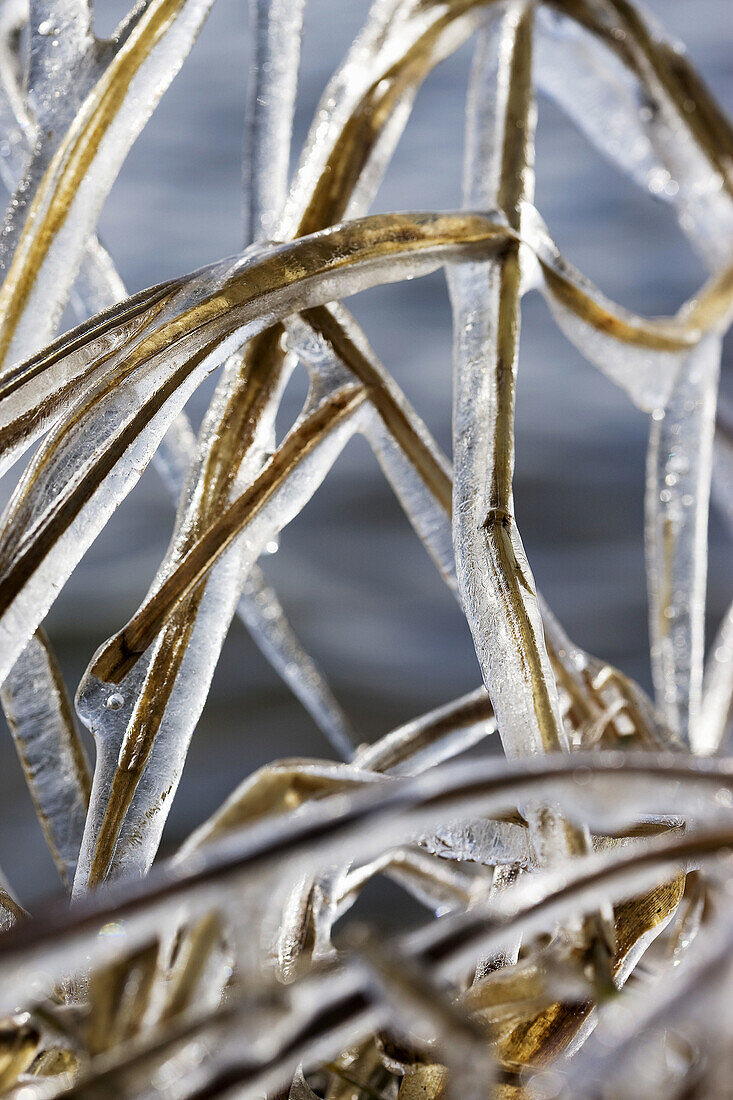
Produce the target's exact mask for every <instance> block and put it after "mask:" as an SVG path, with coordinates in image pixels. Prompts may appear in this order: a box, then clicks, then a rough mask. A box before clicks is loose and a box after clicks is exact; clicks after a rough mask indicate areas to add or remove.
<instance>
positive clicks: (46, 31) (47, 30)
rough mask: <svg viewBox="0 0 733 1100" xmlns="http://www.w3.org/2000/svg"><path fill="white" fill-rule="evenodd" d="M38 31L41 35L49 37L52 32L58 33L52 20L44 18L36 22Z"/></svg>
mask: <svg viewBox="0 0 733 1100" xmlns="http://www.w3.org/2000/svg"><path fill="white" fill-rule="evenodd" d="M38 33H39V34H40V35H43V37H44V38H50V37H51V36H52V35H54V34H58V33H59V31H58V27H55V26H54V24H53V22H52V20H50V19H44V20H43V22H42V23H39V24H38Z"/></svg>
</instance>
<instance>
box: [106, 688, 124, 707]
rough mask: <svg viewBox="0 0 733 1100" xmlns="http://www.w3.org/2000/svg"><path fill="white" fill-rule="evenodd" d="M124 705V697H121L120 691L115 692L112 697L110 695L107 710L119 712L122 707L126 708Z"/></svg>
mask: <svg viewBox="0 0 733 1100" xmlns="http://www.w3.org/2000/svg"><path fill="white" fill-rule="evenodd" d="M124 703H125V699H124V696H122V695H120V693H119V691H115V692H114V693H113V694H112V695H110V697H109V699H108V700H107V709H108V710H119V709H120V707H122V706H124Z"/></svg>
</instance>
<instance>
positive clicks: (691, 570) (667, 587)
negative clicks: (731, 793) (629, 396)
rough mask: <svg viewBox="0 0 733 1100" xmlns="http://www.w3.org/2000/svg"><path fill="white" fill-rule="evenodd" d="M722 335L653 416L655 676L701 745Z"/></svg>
mask: <svg viewBox="0 0 733 1100" xmlns="http://www.w3.org/2000/svg"><path fill="white" fill-rule="evenodd" d="M720 350H721V341H720V337H718V336H716V335H710V336H708V337H707V338H706V339H705V340H704V341H703V342H702V343H701V344H700V345H699V347H698V348H697V349H696V350H695V352H694V353H692V354H691V355H690V356H689V357H688V359H687V360H686V362H685V364H684V367H683V370H682V373H681V375H680V378H679V380H678V382H677V384H676V385H675V389H674V391H673V394H672V396H671V398H670V401H669V404H668V405H667V407H666V408H665V409H662V410H660V411H659V413H656V414H655V415H654V416H653V417H652V426H651V441H650V446H649V461H648V470H647V498H646V514H647V529H646V540H647V554H648V583H649V613H650V633H651V643H652V664H653V671H654V682H655V687H656V691H657V698H658V701H659V705H660V708H661V710H662V713H663V715H664V717H665V720H666V722H667V724H668V725H669V726H670V728H671V729H672V730H674V731H675V732H676V733H678V734H679V735H680V737H682V739H683V740H684V741H685V742H687V743H691V744H692V745H693V746H696V745H697V740H696V738H697V737H698V734H697V722H698V716H699V709H700V702H701V691H702V671H703V647H704V644H705V639H704V622H705V584H706V572H707V528H708V500H709V494H710V476H711V468H712V446H713V433H714V430H715V403H716V395H717V385H718V372H719V368H720Z"/></svg>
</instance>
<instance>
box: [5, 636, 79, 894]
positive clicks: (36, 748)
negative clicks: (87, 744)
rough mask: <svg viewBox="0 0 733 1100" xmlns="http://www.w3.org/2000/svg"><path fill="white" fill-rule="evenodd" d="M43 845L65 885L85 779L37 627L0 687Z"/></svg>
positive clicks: (75, 850) (70, 718)
mask: <svg viewBox="0 0 733 1100" xmlns="http://www.w3.org/2000/svg"><path fill="white" fill-rule="evenodd" d="M0 701H2V706H3V710H4V712H5V717H6V719H7V721H8V725H9V727H10V730H11V733H12V734H13V738H14V740H15V744H16V748H17V751H18V755H19V757H20V759H21V762H22V764H23V770H24V772H25V775H26V778H27V781H28V786H29V788H30V791H31V795H32V797H33V801H34V803H35V805H36V812H37V813H38V816H39V819H40V821H41V823H42V825H43V830H44V833H45V836H46V840H47V843H48V846H49V848H50V850H51V854H52V855H53V858H54V862H55V863H56V866H57V868H58V870H59V874H60V875H61V877H62V880H63V882H64V885H65V886H66V887H67V888H70V887H71V883H72V882H73V879H74V872H75V870H76V862H77V859H78V856H79V847H80V845H81V837H82V833H83V831H84V821H85V819H86V815H87V809H88V806H89V791H90V786H91V779H90V775H89V765H88V764H87V760H86V755H85V753H84V749H83V747H82V744H81V742H80V740H79V735H78V733H77V731H76V728H75V726H74V713H73V710H72V707H71V702H70V700H69V699H68V697H67V695H66V689H65V687H64V684H63V681H62V679H61V674H60V672H59V669H58V667H57V665H56V661H55V659H54V656H53V654H52V653H51V650H50V648H49V645H48V640H47V638H46V636H45V634H44V633H43V631H42V630H40V631H38V632H37V633H36V634H35V635H34V636H33V638H32V639H31V641H30V642H29V643H28V645H27V646H26V648H25V649H24V651H23V655H22V658H21V660H20V661H18V662H17V663H16V665H15V666H14V668H13V669H12V670H11V673H10V675H9V676H8V678H7V679H6V680H5V682H4V684H3V685H2V688H1V689H0Z"/></svg>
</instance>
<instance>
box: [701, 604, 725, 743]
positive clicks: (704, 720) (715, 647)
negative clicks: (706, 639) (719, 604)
mask: <svg viewBox="0 0 733 1100" xmlns="http://www.w3.org/2000/svg"><path fill="white" fill-rule="evenodd" d="M732 720H733V605H731V606H730V607H729V608H728V610H727V611H726V613H725V615H724V616H723V621H722V622H721V624H720V626H719V627H718V633H717V634H716V635H715V639H714V641H713V644H712V646H711V648H710V653H709V655H708V659H707V662H706V664H705V676H704V679H703V692H702V705H701V707H700V713H699V715H698V718H697V722H696V725H695V731H694V734H695V736H694V744H695V751H696V752H699V753H701V754H702V755H705V756H706V755H708V754H710V753H714V752H722V753H723V754H725V755H727V754H728V753H729V752H730V749H731V729H732Z"/></svg>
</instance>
